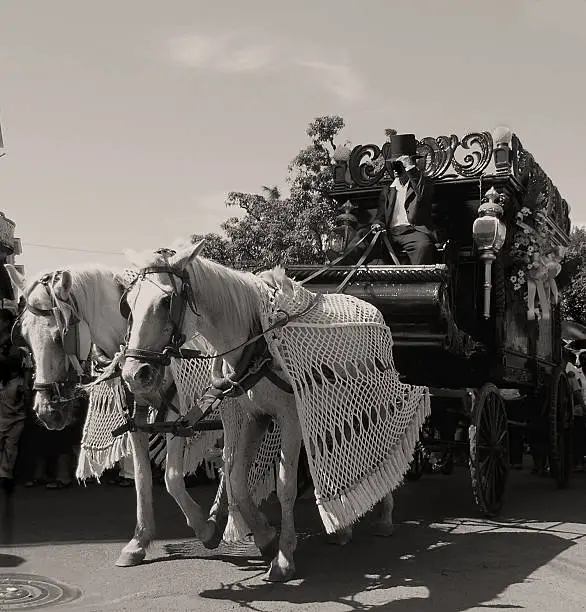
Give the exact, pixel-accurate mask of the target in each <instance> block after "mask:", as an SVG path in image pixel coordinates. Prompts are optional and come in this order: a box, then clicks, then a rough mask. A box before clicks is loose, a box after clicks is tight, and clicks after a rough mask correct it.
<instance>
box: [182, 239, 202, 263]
mask: <svg viewBox="0 0 586 612" xmlns="http://www.w3.org/2000/svg"><path fill="white" fill-rule="evenodd" d="M205 242H206V239H205V238H202V239H201V240H200V241H199V242H196V243H195V244H194V245H193V246H192V247H191V249H188V252H189V251H190V252H189V256H188V257H187V259H186V260H185V263H184V264H183V267H184V268H185V267H187V266H188V265H189V264H190V263H191V262H192V261H193V260H194V259H195V258H196V257H197V256H198V255H199V254H200V253H201V251H202V249H203V247H204V245H205Z"/></svg>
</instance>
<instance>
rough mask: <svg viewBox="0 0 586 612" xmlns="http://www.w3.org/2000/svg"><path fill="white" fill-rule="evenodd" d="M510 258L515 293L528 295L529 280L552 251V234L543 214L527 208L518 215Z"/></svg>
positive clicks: (510, 277) (510, 279)
mask: <svg viewBox="0 0 586 612" xmlns="http://www.w3.org/2000/svg"><path fill="white" fill-rule="evenodd" d="M516 224H517V228H516V232H515V234H514V235H513V239H512V245H511V249H510V256H511V259H512V264H513V265H512V268H511V271H510V276H509V282H510V283H511V286H512V288H513V290H514V291H516V292H519V293H521V294H523V295H526V294H527V278H528V276H531V275H532V273H533V270H534V269H535V268H538V267H539V266H540V262H541V260H542V258H543V257H545V256H546V255H547V254H548V253H549V252H550V251H551V250H552V245H551V234H550V231H549V228H548V226H547V224H546V222H545V219H544V217H543V215H542V213H541V212H540V211H539V208H537V209H530V208H528V207H527V206H524V207H523V208H521V210H520V211H519V212H518V213H517V218H516Z"/></svg>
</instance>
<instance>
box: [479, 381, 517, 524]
mask: <svg viewBox="0 0 586 612" xmlns="http://www.w3.org/2000/svg"><path fill="white" fill-rule="evenodd" d="M470 443H471V444H470V470H471V476H472V487H473V490H474V495H475V498H476V503H477V504H478V505H479V507H480V508H481V510H482V511H483V512H484V513H485V514H487V515H489V516H493V515H495V514H497V513H498V511H499V510H500V508H501V506H502V502H503V498H504V495H505V490H506V485H507V481H508V475H509V430H508V420H507V415H506V411H505V408H504V404H503V400H502V398H501V397H500V395H499V392H498V390H497V389H496V387H494V386H493V385H490V387H488V388H485V389H483V390H482V391H481V392H480V394H479V396H478V400H477V403H476V406H475V409H474V413H473V417H472V427H471V437H470Z"/></svg>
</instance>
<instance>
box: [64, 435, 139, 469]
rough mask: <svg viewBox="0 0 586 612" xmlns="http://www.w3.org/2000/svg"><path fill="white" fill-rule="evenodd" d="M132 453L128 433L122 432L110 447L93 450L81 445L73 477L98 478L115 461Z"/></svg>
mask: <svg viewBox="0 0 586 612" xmlns="http://www.w3.org/2000/svg"><path fill="white" fill-rule="evenodd" d="M131 454H132V446H131V443H130V437H129V436H128V434H124V435H123V436H121V437H120V438H118V439H117V440H114V443H113V444H112V446H111V447H110V448H105V449H101V450H94V449H91V448H84V447H83V446H82V447H81V450H80V452H79V458H78V461H77V469H76V471H75V477H76V478H77V479H78V480H87V479H88V478H92V477H95V478H97V479H98V480H99V478H100V476H101V475H102V474H103V472H104V470H107V469H110V468H112V467H114V465H115V464H116V462H117V461H120V459H122V458H123V457H128V456H129V455H131Z"/></svg>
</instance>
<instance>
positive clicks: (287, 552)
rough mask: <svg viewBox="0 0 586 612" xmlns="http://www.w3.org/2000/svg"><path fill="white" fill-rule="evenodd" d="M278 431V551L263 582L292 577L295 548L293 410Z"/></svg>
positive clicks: (297, 446)
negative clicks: (279, 505) (279, 433)
mask: <svg viewBox="0 0 586 612" xmlns="http://www.w3.org/2000/svg"><path fill="white" fill-rule="evenodd" d="M279 427H280V429H281V461H280V464H279V478H278V480H277V497H278V498H279V502H280V504H281V535H280V537H279V550H278V552H277V554H276V556H275V557H274V558H273V560H272V561H271V566H270V568H269V571H268V572H267V573H266V575H265V577H264V580H266V581H268V582H286V581H287V580H290V579H291V578H292V577H293V575H294V574H295V560H294V558H293V556H294V553H295V549H296V548H297V535H296V533H295V514H294V510H295V501H296V499H297V465H298V463H299V453H300V451H301V425H300V423H299V419H298V418H297V413H296V412H295V410H292V411H289V412H288V413H287V415H286V416H285V418H281V419H279Z"/></svg>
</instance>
